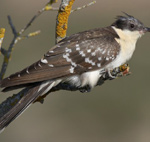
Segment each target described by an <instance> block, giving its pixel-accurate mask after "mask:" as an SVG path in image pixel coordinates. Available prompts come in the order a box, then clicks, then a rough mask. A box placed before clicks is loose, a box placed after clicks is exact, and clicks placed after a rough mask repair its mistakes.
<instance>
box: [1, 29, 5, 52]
mask: <svg viewBox="0 0 150 142" xmlns="http://www.w3.org/2000/svg"><path fill="white" fill-rule="evenodd" d="M4 35H5V29H4V28H0V52H1V53H2V54H3V55H4V50H3V49H2V43H3V39H4Z"/></svg>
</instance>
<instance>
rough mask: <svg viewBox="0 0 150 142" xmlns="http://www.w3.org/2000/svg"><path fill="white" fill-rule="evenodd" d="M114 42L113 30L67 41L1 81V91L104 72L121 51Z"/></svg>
mask: <svg viewBox="0 0 150 142" xmlns="http://www.w3.org/2000/svg"><path fill="white" fill-rule="evenodd" d="M115 38H119V37H118V36H117V34H116V33H115V31H114V30H113V29H112V28H111V27H108V28H103V29H95V30H90V31H85V32H81V33H78V34H74V35H72V36H70V37H67V38H66V39H64V40H62V41H61V42H60V43H58V44H57V45H56V46H54V47H53V48H52V49H51V50H50V51H49V52H47V53H46V54H45V55H44V57H43V58H42V59H41V60H39V61H38V62H36V63H34V64H32V65H31V66H29V67H27V68H25V69H24V70H22V71H20V72H17V73H15V74H13V75H11V76H9V77H8V78H6V79H4V80H2V82H1V87H10V86H17V85H23V84H29V83H35V82H41V81H44V80H54V79H58V78H63V77H67V76H71V75H75V74H82V73H83V72H87V71H92V70H97V69H100V68H103V67H104V66H105V65H107V64H109V63H110V62H111V61H113V60H114V59H115V58H116V56H117V55H118V53H119V51H120V48H119V45H118V43H117V42H116V40H115Z"/></svg>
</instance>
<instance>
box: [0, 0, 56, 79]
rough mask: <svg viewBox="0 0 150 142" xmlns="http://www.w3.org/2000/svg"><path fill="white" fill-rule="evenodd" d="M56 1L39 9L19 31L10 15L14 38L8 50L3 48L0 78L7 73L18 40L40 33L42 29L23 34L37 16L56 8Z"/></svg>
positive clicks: (9, 19)
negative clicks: (54, 5)
mask: <svg viewBox="0 0 150 142" xmlns="http://www.w3.org/2000/svg"><path fill="white" fill-rule="evenodd" d="M56 2H57V0H50V1H49V2H48V3H47V4H46V5H45V6H44V7H43V8H42V9H41V10H39V11H38V12H37V13H36V14H35V15H34V16H33V18H32V19H31V20H30V21H29V22H28V23H27V25H26V26H25V27H24V28H22V29H21V30H20V31H19V32H17V30H16V28H15V26H14V24H13V22H12V19H11V17H10V16H8V22H9V25H10V27H11V29H12V33H13V35H14V38H13V40H12V42H11V44H10V46H9V48H8V50H5V49H2V50H1V52H2V54H3V55H4V60H3V64H2V68H1V72H0V80H1V79H3V78H4V75H5V73H6V70H7V67H8V64H9V60H10V58H11V55H12V51H13V48H14V46H15V45H16V44H17V43H18V41H20V40H22V39H27V38H29V37H33V36H37V35H38V34H39V33H40V31H36V32H33V33H29V34H28V35H26V36H22V34H23V33H24V32H25V31H26V30H27V29H28V28H29V27H30V26H31V25H32V23H33V22H34V21H35V20H36V18H38V17H39V16H40V15H41V14H42V13H43V12H44V11H47V10H55V8H54V9H53V7H52V4H53V3H56ZM2 40H3V38H1V41H2ZM1 41H0V44H1Z"/></svg>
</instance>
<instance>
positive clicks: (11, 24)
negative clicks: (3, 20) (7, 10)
mask: <svg viewBox="0 0 150 142" xmlns="http://www.w3.org/2000/svg"><path fill="white" fill-rule="evenodd" d="M8 22H9V25H10V27H11V29H12V32H13V34H14V36H16V35H17V31H16V28H15V26H14V24H13V22H12V19H11V17H10V16H9V15H8Z"/></svg>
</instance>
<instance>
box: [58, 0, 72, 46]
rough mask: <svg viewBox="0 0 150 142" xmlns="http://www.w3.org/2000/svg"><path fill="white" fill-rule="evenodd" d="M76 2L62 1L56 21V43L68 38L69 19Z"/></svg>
mask: <svg viewBox="0 0 150 142" xmlns="http://www.w3.org/2000/svg"><path fill="white" fill-rule="evenodd" d="M74 1H75V0H62V3H61V5H60V7H59V11H58V15H57V19H56V43H58V42H59V41H61V40H62V39H64V38H65V37H66V33H67V28H68V18H69V15H70V13H71V9H72V5H73V3H74Z"/></svg>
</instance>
